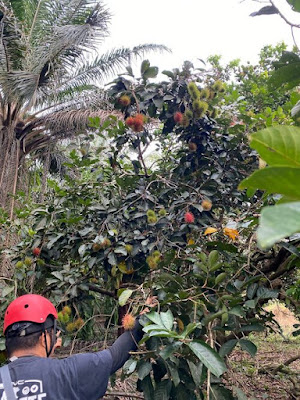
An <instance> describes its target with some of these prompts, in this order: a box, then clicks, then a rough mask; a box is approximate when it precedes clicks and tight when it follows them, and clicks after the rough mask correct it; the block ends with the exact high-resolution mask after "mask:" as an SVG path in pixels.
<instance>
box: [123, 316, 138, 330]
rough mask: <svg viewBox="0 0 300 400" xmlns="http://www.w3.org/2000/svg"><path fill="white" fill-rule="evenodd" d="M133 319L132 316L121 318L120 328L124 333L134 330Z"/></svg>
mask: <svg viewBox="0 0 300 400" xmlns="http://www.w3.org/2000/svg"><path fill="white" fill-rule="evenodd" d="M134 325H135V318H134V316H133V315H132V314H125V315H124V317H123V318H122V327H123V328H124V329H125V331H129V330H131V329H133V328H134Z"/></svg>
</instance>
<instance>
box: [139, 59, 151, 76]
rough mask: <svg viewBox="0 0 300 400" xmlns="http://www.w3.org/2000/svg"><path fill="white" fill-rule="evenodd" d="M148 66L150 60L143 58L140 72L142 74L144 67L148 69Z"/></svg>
mask: <svg viewBox="0 0 300 400" xmlns="http://www.w3.org/2000/svg"><path fill="white" fill-rule="evenodd" d="M149 67H150V61H149V60H144V61H143V62H142V64H141V74H142V75H143V73H144V72H145V71H146V69H148V68H149Z"/></svg>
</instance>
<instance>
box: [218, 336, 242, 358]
mask: <svg viewBox="0 0 300 400" xmlns="http://www.w3.org/2000/svg"><path fill="white" fill-rule="evenodd" d="M237 342H238V340H237V339H231V340H228V342H226V343H224V344H223V345H222V347H221V348H220V350H219V354H220V356H221V357H225V356H227V355H228V354H230V353H231V352H232V350H233V349H234V348H235V346H236V344H237Z"/></svg>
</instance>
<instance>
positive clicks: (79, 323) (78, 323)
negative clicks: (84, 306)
mask: <svg viewBox="0 0 300 400" xmlns="http://www.w3.org/2000/svg"><path fill="white" fill-rule="evenodd" d="M74 325H75V328H76V329H80V328H81V327H82V326H83V325H84V320H83V319H82V318H77V320H76V321H75V322H74Z"/></svg>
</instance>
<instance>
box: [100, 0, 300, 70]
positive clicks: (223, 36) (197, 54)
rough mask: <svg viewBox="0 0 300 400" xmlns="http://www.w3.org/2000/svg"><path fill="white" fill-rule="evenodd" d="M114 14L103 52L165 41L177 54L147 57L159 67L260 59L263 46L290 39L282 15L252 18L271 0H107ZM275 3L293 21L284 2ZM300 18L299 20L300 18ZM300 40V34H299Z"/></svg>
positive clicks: (289, 32)
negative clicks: (264, 0) (213, 60)
mask: <svg viewBox="0 0 300 400" xmlns="http://www.w3.org/2000/svg"><path fill="white" fill-rule="evenodd" d="M104 4H106V5H107V7H108V9H109V10H110V12H111V13H112V19H111V26H110V32H111V34H110V37H109V38H107V40H106V41H105V43H104V46H103V47H102V49H101V51H102V50H104V51H105V50H108V49H112V48H119V47H122V46H125V47H133V46H135V45H139V44H144V43H155V44H164V45H166V46H168V47H169V48H170V49H171V50H172V53H171V54H168V53H163V54H159V53H156V54H155V53H151V54H149V55H147V58H148V59H149V60H150V62H151V65H156V66H158V67H159V70H160V71H162V70H164V69H169V70H171V69H173V68H177V67H181V65H182V63H183V62H184V61H185V60H190V61H192V62H193V63H194V65H195V66H200V62H199V61H198V59H206V58H207V57H208V56H210V55H215V54H218V55H222V59H223V60H224V62H227V61H230V60H233V59H236V58H239V59H241V60H242V61H243V62H247V61H250V62H252V63H253V62H255V61H256V60H257V59H258V54H259V52H260V49H261V48H262V47H263V46H265V45H268V44H273V45H275V44H277V43H279V42H282V41H284V42H286V43H287V44H288V45H289V48H290V49H291V48H292V44H293V41H292V36H291V30H290V28H289V27H288V26H287V24H286V23H285V22H284V21H283V20H282V19H281V18H280V17H279V16H278V15H267V16H258V17H250V16H249V14H251V13H252V12H254V11H257V10H259V9H260V8H261V7H262V6H264V5H266V4H259V3H258V2H255V1H252V0H244V1H241V0H126V1H124V0H104ZM276 4H277V5H280V7H281V9H283V10H284V11H285V13H286V14H287V15H288V16H289V17H290V18H291V19H293V20H294V21H296V17H297V16H299V20H300V14H295V13H293V14H294V15H293V14H292V12H291V10H290V8H289V7H288V6H287V3H286V1H285V0H276ZM298 22H299V21H298ZM299 43H300V33H299Z"/></svg>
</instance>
